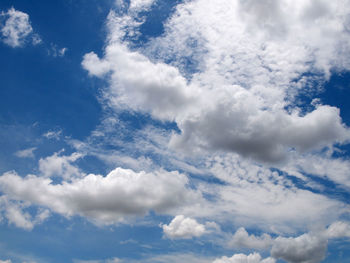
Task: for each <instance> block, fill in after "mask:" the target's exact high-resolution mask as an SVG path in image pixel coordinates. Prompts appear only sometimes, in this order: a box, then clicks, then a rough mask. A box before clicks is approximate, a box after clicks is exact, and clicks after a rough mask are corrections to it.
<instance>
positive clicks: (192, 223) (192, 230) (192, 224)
mask: <svg viewBox="0 0 350 263" xmlns="http://www.w3.org/2000/svg"><path fill="white" fill-rule="evenodd" d="M162 228H163V232H164V234H165V236H166V237H168V238H170V239H190V238H192V237H200V236H201V235H203V234H204V233H205V232H206V229H205V226H204V225H202V224H200V223H198V222H197V221H196V220H195V219H192V218H188V217H185V216H183V215H177V216H176V217H174V219H173V220H172V221H171V222H170V224H169V225H162Z"/></svg>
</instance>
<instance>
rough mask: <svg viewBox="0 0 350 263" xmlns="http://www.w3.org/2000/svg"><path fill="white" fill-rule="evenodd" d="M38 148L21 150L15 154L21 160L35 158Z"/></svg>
mask: <svg viewBox="0 0 350 263" xmlns="http://www.w3.org/2000/svg"><path fill="white" fill-rule="evenodd" d="M35 150H36V147H31V148H28V149H24V150H20V151H17V152H15V155H16V156H17V157H20V158H34V151H35Z"/></svg>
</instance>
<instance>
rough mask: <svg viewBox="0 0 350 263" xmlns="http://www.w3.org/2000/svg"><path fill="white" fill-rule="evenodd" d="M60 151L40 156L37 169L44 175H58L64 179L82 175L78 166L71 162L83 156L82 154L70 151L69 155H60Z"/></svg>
mask: <svg viewBox="0 0 350 263" xmlns="http://www.w3.org/2000/svg"><path fill="white" fill-rule="evenodd" d="M61 152H62V151H61ZM61 152H58V153H54V154H53V155H52V156H49V157H46V158H40V160H39V171H40V172H41V174H42V175H43V176H45V177H53V176H58V177H62V178H64V179H69V178H71V177H74V176H82V175H84V174H83V173H82V172H81V171H80V170H79V168H77V167H76V166H74V165H73V164H72V163H74V162H75V161H77V160H78V159H79V158H81V157H83V155H82V154H80V153H72V154H71V155H69V156H61V155H60V154H61Z"/></svg>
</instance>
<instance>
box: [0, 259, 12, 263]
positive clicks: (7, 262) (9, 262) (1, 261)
mask: <svg viewBox="0 0 350 263" xmlns="http://www.w3.org/2000/svg"><path fill="white" fill-rule="evenodd" d="M11 262H12V261H11V260H9V259H8V260H0V263H11Z"/></svg>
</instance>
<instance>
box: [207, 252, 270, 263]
mask: <svg viewBox="0 0 350 263" xmlns="http://www.w3.org/2000/svg"><path fill="white" fill-rule="evenodd" d="M275 262H276V260H275V259H273V258H270V257H269V258H266V259H262V258H261V256H260V254H258V253H253V254H249V255H245V254H235V255H233V256H232V257H230V258H228V257H222V258H220V259H216V260H215V261H214V262H213V263H275Z"/></svg>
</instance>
